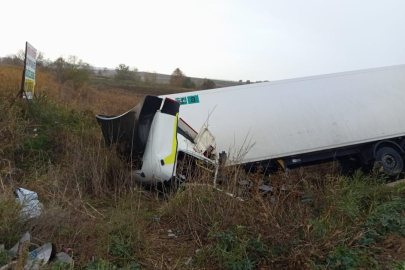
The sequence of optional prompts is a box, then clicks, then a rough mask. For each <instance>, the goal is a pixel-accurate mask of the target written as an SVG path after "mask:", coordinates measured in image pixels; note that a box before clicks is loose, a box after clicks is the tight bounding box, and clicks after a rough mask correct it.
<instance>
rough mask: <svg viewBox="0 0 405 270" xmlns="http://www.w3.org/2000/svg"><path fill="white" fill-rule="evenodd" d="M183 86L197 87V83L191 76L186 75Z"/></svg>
mask: <svg viewBox="0 0 405 270" xmlns="http://www.w3.org/2000/svg"><path fill="white" fill-rule="evenodd" d="M182 86H183V87H184V88H195V83H194V82H193V81H192V80H191V79H190V77H185V78H184V80H183V83H182Z"/></svg>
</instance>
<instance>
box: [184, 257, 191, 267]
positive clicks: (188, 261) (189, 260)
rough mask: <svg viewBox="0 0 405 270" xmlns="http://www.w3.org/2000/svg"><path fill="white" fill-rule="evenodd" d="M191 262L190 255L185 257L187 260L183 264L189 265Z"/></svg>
mask: <svg viewBox="0 0 405 270" xmlns="http://www.w3.org/2000/svg"><path fill="white" fill-rule="evenodd" d="M192 262H193V258H192V257H190V258H188V259H187V261H186V262H185V263H184V264H185V265H189V264H190V263H192Z"/></svg>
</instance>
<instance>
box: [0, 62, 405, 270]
mask: <svg viewBox="0 0 405 270" xmlns="http://www.w3.org/2000/svg"><path fill="white" fill-rule="evenodd" d="M20 76H21V69H19V68H15V67H4V66H0V100H1V103H0V243H5V244H6V247H7V248H9V247H10V246H12V245H13V244H14V243H15V242H16V241H17V240H18V238H19V237H20V235H21V234H23V233H24V232H25V231H30V232H31V233H32V235H33V236H34V242H35V243H37V244H43V243H45V242H53V243H55V244H56V246H57V248H58V249H59V250H63V249H65V248H73V251H74V259H75V267H76V268H80V267H83V266H86V265H87V266H88V267H90V266H89V265H88V263H89V262H90V261H91V260H92V258H93V257H95V258H96V259H97V260H96V262H94V263H93V266H94V264H96V266H95V267H96V268H97V269H111V267H112V264H113V265H115V266H118V267H123V268H128V269H129V268H131V269H139V268H144V269H184V268H197V269H255V268H260V269H350V268H352V269H354V268H363V269H373V268H376V269H377V265H376V263H375V261H376V260H377V259H376V258H377V257H376V256H375V252H377V250H380V249H381V250H382V251H381V250H380V253H381V254H380V257H381V258H384V260H381V261H380V262H379V263H380V266H378V267H380V269H385V268H384V267H389V266H390V265H392V264H393V263H394V262H395V261H393V260H392V259H387V258H389V256H388V254H389V253H390V252H391V250H392V249H390V248H389V246H388V245H389V243H392V241H390V240H389V239H391V238H392V235H395V236H397V239H396V240H397V242H395V244H396V246H402V244H401V243H403V242H401V241H403V238H402V236H401V233H405V221H403V220H401V218H400V216H396V214H398V213H402V211H403V210H404V209H402V208H401V207H402V206H401V205H402V204H399V205H400V206H401V207H397V206H396V208H395V207H394V208H395V209H394V208H392V209H391V210H392V211H393V212H392V213H391V212H390V213H391V214H390V217H396V219H395V220H391V219H389V217H386V216H382V217H379V216H377V218H376V215H377V214H378V213H379V212H378V211H377V210H378V209H379V207H381V205H384V204H387V203H388V204H389V203H391V202H395V203H397V201H396V200H399V201H400V203H402V201H401V200H402V199H403V198H404V189H403V187H401V186H399V187H397V188H396V189H394V190H388V189H386V188H385V187H384V180H383V179H380V178H378V177H368V176H356V177H355V178H353V179H346V178H343V177H340V176H339V175H337V174H336V172H335V168H334V164H326V165H323V166H314V167H309V168H305V169H297V170H293V171H290V172H288V173H284V172H280V173H278V174H275V175H270V176H263V175H261V174H255V175H247V174H246V173H245V172H243V171H242V170H240V168H238V167H227V168H225V169H224V170H223V171H221V173H220V177H219V181H218V183H217V184H218V186H217V188H220V189H221V190H218V189H215V188H213V185H214V183H213V174H212V173H210V172H208V171H206V170H203V169H201V170H195V169H192V170H190V168H191V167H190V166H191V165H190V164H185V167H184V169H183V170H182V171H184V172H187V171H188V172H189V173H190V172H192V174H189V177H188V181H187V183H186V184H184V185H182V186H180V187H179V188H178V189H176V190H174V191H171V192H169V193H166V194H164V195H162V194H161V193H159V192H157V191H156V190H151V191H149V190H146V189H144V188H142V187H140V186H138V185H137V184H136V183H134V182H133V181H132V180H131V178H130V174H129V173H128V172H129V170H130V166H129V165H128V164H125V163H123V162H122V160H121V159H120V158H119V157H117V155H116V153H115V149H109V148H107V147H105V145H104V142H103V139H102V136H101V132H100V129H99V127H98V126H97V123H96V121H95V119H94V112H97V113H102V114H121V113H123V112H124V111H126V110H128V109H130V108H132V107H133V106H134V105H135V104H136V103H137V101H138V100H139V99H140V98H142V97H143V96H144V95H145V94H146V93H145V92H139V93H134V92H131V91H133V89H132V90H128V89H118V88H117V89H115V88H112V87H110V86H102V85H97V86H96V85H85V86H84V87H82V88H81V89H79V90H74V88H73V87H72V86H71V85H69V83H66V84H63V85H60V84H58V83H57V82H56V81H55V80H54V78H53V76H52V75H51V74H48V73H46V72H41V71H39V72H38V75H37V76H38V77H37V79H38V81H37V86H36V87H37V92H36V93H37V97H38V99H37V100H36V101H34V102H32V103H31V105H29V106H28V104H27V102H26V101H25V100H17V102H16V103H15V105H14V106H13V107H12V108H11V109H9V105H10V102H11V100H12V96H13V95H14V94H15V93H16V92H17V91H18V89H19V80H20ZM193 168H194V167H193ZM241 180H249V181H248V183H250V184H249V185H247V184H246V181H245V182H244V181H241ZM263 183H271V186H272V187H274V190H273V193H272V194H270V193H267V194H262V193H260V192H259V190H258V186H260V185H261V184H263ZM21 186H22V187H25V188H28V189H31V190H35V191H36V192H38V194H39V197H40V200H41V201H42V202H43V203H44V206H45V207H44V211H43V214H42V215H41V216H40V217H38V218H36V219H33V220H30V221H26V220H24V219H22V218H21V217H20V215H18V213H19V211H20V206H19V205H18V204H16V203H15V201H14V198H13V194H12V191H13V190H14V188H16V187H21ZM227 193H232V194H235V195H237V196H241V197H243V198H244V200H243V201H241V200H238V199H236V198H235V197H232V196H230V195H229V194H227ZM393 209H394V210H395V211H396V212H395V211H394V210H393ZM398 209H399V210H398ZM397 210H398V211H397ZM378 218H380V219H378ZM374 220H384V221H385V220H388V221H389V222H391V223H390V224H394V225H395V226H396V227H395V226H394V227H390V228H391V229H389V228H388V227H387V228H385V227H383V228H384V229H386V230H388V235H389V237H388V238H387V239H386V240H384V241H380V240H378V238H375V239H374V238H372V237H374V236H371V235H370V234H369V232H370V231H373V230H376V229H378V228H380V227H381V224H380V223H378V222H377V223H370V222H371V221H373V222H374ZM367 222H368V223H367ZM402 223H404V224H402ZM367 224H372V225H373V226H374V227H375V228H374V227H370V225H367ZM402 225H403V226H402ZM367 226H368V227H367ZM379 226H380V227H379ZM401 226H402V227H401ZM393 228H394V229H393ZM168 230H172V231H173V232H174V233H175V234H176V236H177V237H175V238H173V237H168ZM378 237H380V238H384V237H385V236H384V234H383V233H382V232H381V231H379V235H378ZM390 237H391V238H390ZM398 239H400V240H398ZM374 240H375V241H376V242H375V243H373V244H370V245H369V246H365V244H364V243H365V242H364V241H366V242H367V241H369V242H370V241H371V242H372V241H374ZM361 241H363V242H361ZM398 241H399V243H398ZM371 242H370V243H371ZM388 242H389V243H388ZM379 243H381V244H379ZM387 243H388V244H387ZM381 247H383V248H381ZM197 249H200V250H201V252H199V253H198V254H196V252H195V251H196V250H197ZM395 254H396V255H395V256H396V258H397V257H398V256H397V252H396V253H395ZM0 257H1V256H0ZM190 258H192V263H190V264H188V265H186V264H185V262H186V261H188V260H189V259H190ZM397 260H398V259H397ZM377 263H378V262H377Z"/></svg>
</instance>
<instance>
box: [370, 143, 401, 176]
mask: <svg viewBox="0 0 405 270" xmlns="http://www.w3.org/2000/svg"><path fill="white" fill-rule="evenodd" d="M376 161H377V162H378V163H379V164H380V165H381V166H382V169H383V170H384V173H386V174H388V175H390V176H397V175H399V174H400V173H401V172H402V170H403V169H404V162H403V160H402V157H401V155H400V154H399V153H398V151H396V150H395V149H393V148H391V147H382V148H380V149H378V151H377V154H376Z"/></svg>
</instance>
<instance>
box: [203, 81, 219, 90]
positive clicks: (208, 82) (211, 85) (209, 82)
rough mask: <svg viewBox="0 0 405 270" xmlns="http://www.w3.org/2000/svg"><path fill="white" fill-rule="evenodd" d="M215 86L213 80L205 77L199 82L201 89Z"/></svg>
mask: <svg viewBox="0 0 405 270" xmlns="http://www.w3.org/2000/svg"><path fill="white" fill-rule="evenodd" d="M215 87H216V85H215V82H214V81H213V80H210V79H205V80H204V82H203V83H202V84H201V89H202V90H206V89H213V88H215Z"/></svg>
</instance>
